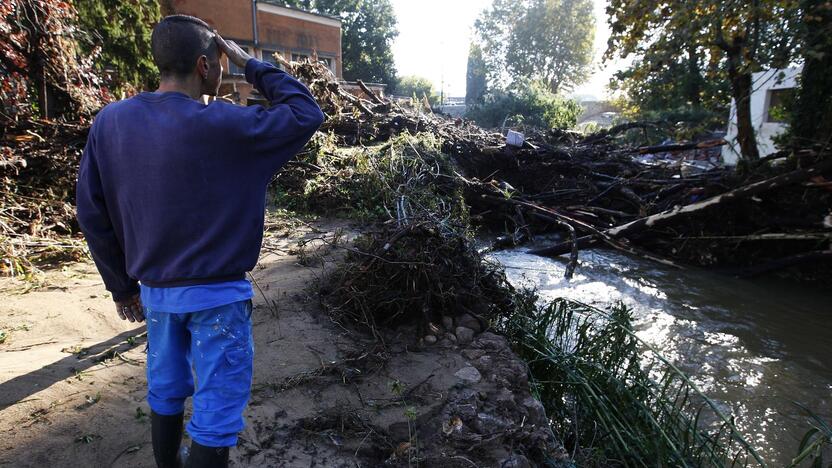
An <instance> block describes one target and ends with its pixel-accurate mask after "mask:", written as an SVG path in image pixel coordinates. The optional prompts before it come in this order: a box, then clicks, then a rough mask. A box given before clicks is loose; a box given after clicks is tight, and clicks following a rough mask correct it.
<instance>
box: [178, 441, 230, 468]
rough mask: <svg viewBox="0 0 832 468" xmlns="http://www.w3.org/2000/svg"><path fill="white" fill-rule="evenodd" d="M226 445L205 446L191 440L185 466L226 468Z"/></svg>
mask: <svg viewBox="0 0 832 468" xmlns="http://www.w3.org/2000/svg"><path fill="white" fill-rule="evenodd" d="M227 467H228V447H206V446H204V445H200V444H199V443H197V442H196V441H191V450H190V453H189V454H188V461H187V462H185V468H227Z"/></svg>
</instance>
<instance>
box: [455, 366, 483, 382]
mask: <svg viewBox="0 0 832 468" xmlns="http://www.w3.org/2000/svg"><path fill="white" fill-rule="evenodd" d="M454 375H455V376H456V377H457V378H459V379H461V380H464V381H466V382H473V383H477V382H479V381H480V380H482V375H481V374H480V371H478V370H477V368H476V367H474V366H466V367H463V368H462V369H460V370H458V371H456V373H455V374H454Z"/></svg>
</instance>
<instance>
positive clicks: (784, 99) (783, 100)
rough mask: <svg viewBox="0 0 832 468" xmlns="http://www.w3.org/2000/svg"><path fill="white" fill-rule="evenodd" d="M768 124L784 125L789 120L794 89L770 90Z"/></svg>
mask: <svg viewBox="0 0 832 468" xmlns="http://www.w3.org/2000/svg"><path fill="white" fill-rule="evenodd" d="M767 100H768V109H767V110H766V122H776V123H782V122H786V121H788V120H789V116H788V112H789V108H790V107H791V103H792V101H793V100H794V88H783V89H770V90H768V96H767Z"/></svg>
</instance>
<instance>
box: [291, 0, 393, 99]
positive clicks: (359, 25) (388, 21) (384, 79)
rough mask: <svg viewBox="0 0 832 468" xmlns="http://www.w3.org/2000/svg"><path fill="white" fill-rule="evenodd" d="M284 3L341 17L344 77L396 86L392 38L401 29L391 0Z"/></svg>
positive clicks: (334, 0)
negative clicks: (398, 27) (398, 26)
mask: <svg viewBox="0 0 832 468" xmlns="http://www.w3.org/2000/svg"><path fill="white" fill-rule="evenodd" d="M283 3H284V4H285V5H287V6H292V7H296V8H302V9H304V10H309V11H313V12H316V13H321V14H326V15H332V16H337V17H339V18H341V30H342V34H343V38H342V41H341V55H342V60H343V72H344V79H345V80H356V79H362V80H365V81H375V82H379V83H387V84H388V85H395V83H396V65H395V62H394V60H393V40H394V39H395V38H396V36H397V35H398V34H399V31H398V29H397V21H396V15H395V12H394V11H393V5H392V4H391V3H390V0H284V2H283Z"/></svg>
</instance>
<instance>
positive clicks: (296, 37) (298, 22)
mask: <svg viewBox="0 0 832 468" xmlns="http://www.w3.org/2000/svg"><path fill="white" fill-rule="evenodd" d="M169 5H170V6H171V7H172V8H173V10H174V11H175V12H176V13H181V14H186V15H193V16H196V17H198V18H201V19H203V20H205V22H207V23H208V24H210V25H211V26H212V27H214V28H216V29H217V31H219V33H220V34H221V35H222V36H223V37H226V38H229V39H233V40H234V41H236V42H237V43H239V44H240V45H243V46H247V49H248V51H249V53H250V54H252V55H253V56H255V57H257V58H259V59H262V60H267V59H268V58H269V57H268V55H269V54H270V53H271V52H272V51H277V52H280V53H281V54H282V55H283V56H284V57H286V58H287V59H291V58H292V54H302V55H310V54H311V53H312V51H313V50H315V51H317V52H318V55H319V57H321V58H322V59H324V58H325V59H329V60H331V61H332V62H333V67H332V68H334V72H335V74H336V76H337V77H338V78H341V76H342V75H341V70H342V67H341V28H340V27H338V26H337V25H333V24H321V23H333V21H332V20H330V19H327V18H320V17H317V16H314V15H312V16H307V15H311V14H303V13H299V12H298V11H297V10H283V9H281V8H279V7H275V6H273V5H270V4H264V3H262V2H260V3H259V8H258V11H257V33H258V38H259V47H256V48H255V47H253V46H254V33H253V30H252V27H251V1H250V0H170V1H169ZM287 13H288V14H287ZM293 16H306V17H307V19H303V18H296V17H293ZM223 67H224V69H225V70H226V74H225V75H224V76H223V85H222V87H221V88H220V94H221V95H231V96H232V97H233V98H234V99H236V100H238V101H239V102H240V103H242V104H245V102H246V99H247V97H248V95H249V94H250V92H251V86H250V85H249V84H248V83H246V82H245V79H243V78H241V77H239V76H232V75H229V74H228V73H227V72H228V71H229V68H230V67H229V64H228V62H227V61H223Z"/></svg>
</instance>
